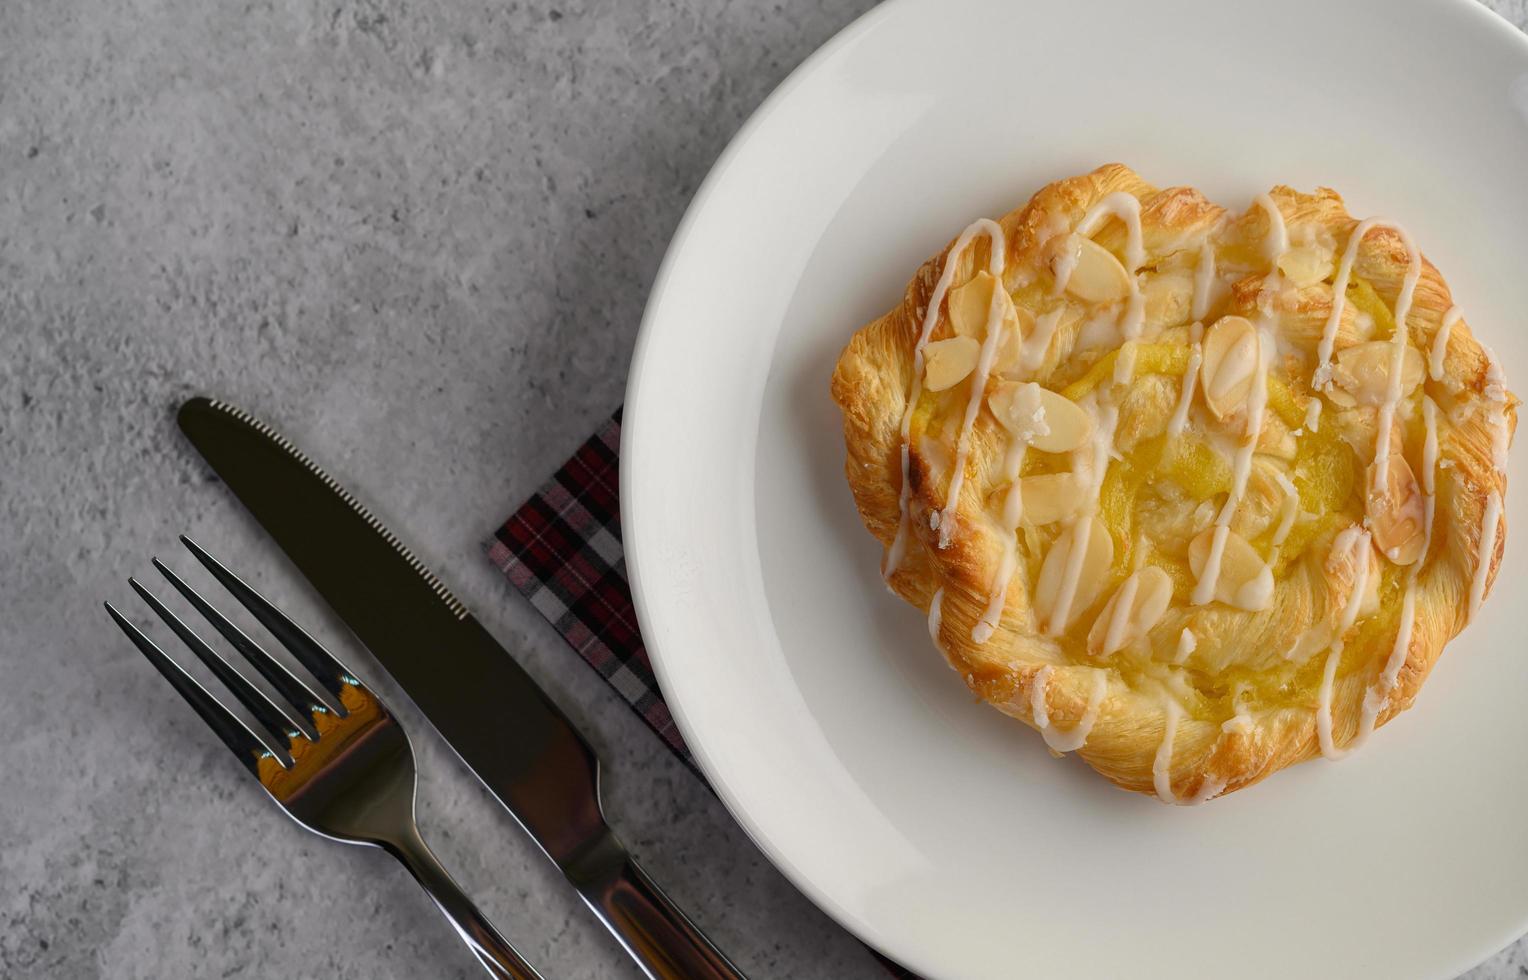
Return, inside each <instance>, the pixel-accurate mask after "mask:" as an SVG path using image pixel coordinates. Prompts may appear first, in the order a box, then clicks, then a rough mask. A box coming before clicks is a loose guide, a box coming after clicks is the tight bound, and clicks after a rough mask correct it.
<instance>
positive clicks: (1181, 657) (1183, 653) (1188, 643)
mask: <svg viewBox="0 0 1528 980" xmlns="http://www.w3.org/2000/svg"><path fill="white" fill-rule="evenodd" d="M1198 646H1199V638H1198V637H1196V636H1195V635H1194V631H1193V630H1191V629H1189V628H1188V627H1187V626H1185V627H1183V632H1182V633H1179V634H1178V649H1177V650H1176V651H1175V652H1174V653H1173V663H1175V664H1181V663H1184V662H1186V661H1187V660H1188V655H1189V654H1191V653H1193V652H1194V650H1195V649H1196V648H1197V647H1198Z"/></svg>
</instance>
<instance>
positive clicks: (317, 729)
mask: <svg viewBox="0 0 1528 980" xmlns="http://www.w3.org/2000/svg"><path fill="white" fill-rule="evenodd" d="M181 540H182V541H184V542H185V545H186V547H187V548H189V549H190V550H191V553H192V554H194V555H195V556H196V558H197V559H198V560H199V561H200V562H201V563H202V564H203V565H205V566H206V567H207V569H208V570H209V571H210V572H211V573H212V574H213V576H214V577H215V578H216V579H217V580H218V581H219V582H220V583H221V584H222V585H223V587H224V588H226V589H227V590H228V591H229V592H230V593H231V594H232V595H233V597H234V598H235V599H237V600H238V601H239V603H240V604H241V605H243V606H244V607H245V608H246V609H248V610H249V611H250V613H252V614H253V615H254V617H255V619H257V620H258V621H259V622H260V624H261V625H262V626H263V627H265V629H266V631H267V632H269V633H270V634H271V635H272V636H274V637H275V638H276V640H277V641H278V642H279V643H280V644H281V645H282V646H284V647H285V648H286V649H287V650H289V651H290V652H291V654H292V656H293V657H295V658H296V660H297V661H298V663H300V664H301V665H302V667H303V668H304V669H305V670H306V671H307V672H308V673H309V674H310V675H311V676H312V678H313V679H314V680H316V681H317V682H318V684H319V686H320V687H321V688H322V690H323V691H324V696H321V695H319V694H318V693H316V692H315V691H314V690H313V689H312V688H310V687H309V686H308V684H306V683H305V682H304V681H302V680H300V679H298V677H297V676H296V675H295V674H293V673H292V672H291V671H289V670H288V669H287V668H286V667H285V666H284V665H283V664H282V663H281V662H280V661H278V660H276V659H275V658H274V657H272V656H271V655H270V654H269V653H267V652H266V651H265V650H264V649H262V648H261V646H260V645H259V644H258V643H256V642H255V641H254V640H253V639H251V638H250V637H249V636H248V634H246V633H245V632H244V631H243V630H241V629H240V628H239V627H238V626H236V625H234V623H232V622H231V621H230V620H229V619H228V618H227V617H226V616H224V615H223V614H222V613H220V612H218V610H217V609H216V607H214V606H213V605H212V603H210V602H209V601H207V600H206V599H205V598H203V597H202V596H201V594H199V593H198V592H197V591H196V590H195V589H193V588H192V587H191V586H190V585H188V584H187V583H186V582H185V580H183V579H182V578H180V576H178V575H176V574H175V573H174V572H173V571H171V570H170V569H169V567H167V566H166V565H165V564H164V563H163V562H161V561H160V560H159V559H157V558H155V559H154V561H153V563H154V567H155V568H157V569H158V570H159V572H160V573H161V574H163V575H164V577H165V578H166V579H168V580H169V582H170V584H171V585H172V586H174V587H175V590H176V591H177V592H179V593H180V594H181V595H182V596H184V597H185V599H186V600H187V601H188V602H189V603H190V604H191V606H192V607H193V608H195V609H196V611H197V612H198V613H199V614H200V615H201V616H202V617H203V618H204V619H206V620H207V622H208V623H210V624H211V625H212V627H213V628H214V629H215V630H217V632H218V633H220V634H221V635H222V637H223V639H224V640H226V641H227V642H228V644H229V645H230V646H232V647H233V648H234V649H235V650H237V651H238V653H239V655H240V656H242V657H243V658H244V660H245V661H246V662H248V663H249V665H250V666H252V667H253V668H254V669H255V670H256V671H257V672H258V673H259V674H260V676H261V677H263V678H264V679H265V680H266V681H267V682H268V683H269V684H270V686H271V688H272V689H273V690H275V691H276V692H277V694H278V695H279V697H280V703H278V701H277V700H275V699H272V698H271V697H269V696H267V695H266V694H265V693H264V692H263V691H261V690H260V688H258V687H256V686H255V685H254V684H253V683H251V682H250V681H249V680H248V679H246V678H245V677H244V676H243V675H242V674H241V673H240V672H239V671H238V670H237V669H235V668H234V667H233V665H232V664H230V663H229V662H228V661H226V660H224V659H223V658H222V656H220V655H219V654H218V653H217V652H216V651H215V650H214V649H213V648H212V647H211V645H209V644H208V643H207V642H206V641H205V640H204V639H202V637H201V636H199V635H198V634H197V633H196V631H195V630H193V629H192V628H191V627H190V626H189V625H188V624H187V623H186V622H185V621H184V620H182V619H181V618H180V617H179V616H177V615H176V614H175V613H174V612H172V611H171V610H170V609H169V608H168V607H167V606H165V604H164V603H163V602H161V601H160V600H159V599H158V598H157V597H156V596H155V595H154V593H153V592H151V591H149V590H148V589H147V588H145V587H144V586H143V585H142V584H141V583H139V582H138V581H137V580H136V579H130V580H129V582H130V584H131V585H132V587H133V589H134V591H136V592H137V593H138V595H140V596H141V597H142V598H143V601H144V602H146V603H147V604H148V605H149V608H150V609H152V610H153V611H154V613H155V614H156V615H157V616H158V617H159V618H160V619H162V620H163V621H164V622H165V625H167V626H168V627H169V628H170V630H171V631H172V632H174V633H175V635H176V636H177V637H179V638H180V640H181V642H182V643H184V644H185V646H186V647H187V648H189V649H190V651H191V652H192V653H193V654H195V655H196V658H197V659H198V660H200V661H202V663H204V664H206V665H207V667H208V668H209V669H210V670H211V671H212V673H213V674H214V675H215V676H216V677H217V678H218V680H219V681H221V682H222V684H223V686H224V687H226V688H227V689H228V690H229V692H230V693H232V694H233V696H234V698H235V699H236V700H237V701H238V702H239V704H241V705H243V706H244V708H245V709H246V710H247V711H248V712H249V713H250V715H251V716H252V717H253V718H254V721H255V724H254V725H253V726H251V725H248V724H246V723H245V722H244V721H242V720H241V719H240V718H239V717H238V716H237V715H235V714H234V713H233V712H232V711H230V710H228V708H226V707H224V706H223V704H222V703H221V702H220V701H219V700H218V699H217V698H216V697H215V696H214V695H212V694H211V693H210V692H208V690H207V689H206V688H205V687H203V686H202V685H201V684H200V683H199V682H198V681H197V680H196V679H195V678H194V677H192V676H191V675H190V674H189V673H187V672H186V671H185V669H184V668H182V667H181V666H180V665H179V664H178V663H176V662H175V661H174V660H173V659H171V658H170V657H169V656H168V655H167V654H165V652H164V651H163V650H162V649H160V648H159V646H158V645H157V644H155V643H154V641H153V640H151V639H150V638H149V637H148V635H147V634H145V633H144V632H143V631H142V630H140V629H139V628H138V627H137V626H134V625H133V623H132V622H131V621H130V620H129V619H128V618H127V617H126V616H124V615H123V614H122V613H121V612H119V611H118V610H117V609H116V608H115V607H114V606H112V604H111V603H109V602H108V603H107V604H106V611H107V612H108V613H110V614H111V617H112V619H113V620H115V621H116V623H117V625H118V626H120V627H121V628H122V631H123V632H125V633H126V634H127V635H128V637H129V638H130V639H131V640H132V641H133V643H134V644H135V645H136V646H137V647H138V649H139V650H141V651H142V652H143V655H144V656H145V657H147V658H148V660H149V662H150V663H151V664H153V665H154V667H155V669H157V670H158V671H159V673H160V674H162V675H164V678H165V680H167V681H169V682H170V686H171V687H173V688H175V690H176V691H177V692H179V693H180V695H181V697H183V698H185V700H186V702H187V703H188V704H190V705H191V707H192V709H193V710H195V711H196V713H197V714H198V715H200V716H201V718H202V720H203V721H205V722H206V723H207V725H208V727H209V728H211V729H212V730H213V731H214V732H215V733H217V736H218V737H219V738H220V739H222V741H223V744H225V745H227V746H228V748H229V749H230V750H232V752H233V754H234V756H235V757H237V758H238V760H239V761H240V762H241V763H243V765H244V767H245V768H246V769H248V770H249V771H250V774H251V775H253V776H254V777H255V778H256V779H257V780H259V782H260V785H261V786H262V787H264V789H265V791H266V793H268V794H269V795H270V797H271V799H273V800H275V801H276V804H277V805H278V806H279V807H281V808H282V809H283V810H285V811H286V813H287V814H288V815H289V816H290V817H291V818H292V819H294V820H296V821H297V822H298V823H299V824H301V825H302V826H303V827H306V828H307V829H308V830H311V831H313V832H314V833H315V834H321V835H323V836H325V837H328V838H330V839H332V840H337V841H341V842H344V843H347V844H366V845H370V846H373V847H380V848H382V849H383V850H385V851H387V852H388V853H389V854H391V855H393V857H395V858H397V859H398V860H399V861H400V862H402V864H403V866H404V867H406V868H408V870H409V873H410V874H412V875H413V876H414V878H415V879H416V880H417V881H418V882H419V884H420V885H422V886H423V887H424V890H425V891H426V892H428V893H429V896H430V898H431V899H433V900H434V902H435V904H436V906H437V907H439V909H440V911H441V912H442V913H443V914H444V915H445V916H446V918H447V919H449V920H450V921H451V924H452V925H453V926H455V928H456V931H457V933H458V934H459V935H460V936H461V938H462V940H463V941H464V942H466V943H467V945H468V947H469V948H470V949H471V950H472V952H473V954H474V955H475V956H476V957H477V958H478V961H479V962H481V963H482V964H483V967H484V968H485V969H486V970H487V971H488V972H489V974H491V975H492V976H495V977H503V978H508V980H537V978H539V977H540V976H541V975H540V974H539V973H537V972H536V970H535V969H534V968H533V967H532V966H531V965H530V964H529V963H527V962H526V961H525V959H524V958H523V957H522V956H520V954H519V953H518V952H516V951H515V948H514V947H513V946H511V945H510V944H509V943H508V942H507V941H506V940H505V939H504V937H502V936H501V935H499V933H498V931H497V930H495V929H494V927H493V926H492V925H490V924H489V922H488V920H486V919H485V918H483V916H482V914H481V913H480V912H478V910H477V908H476V907H475V906H474V905H473V904H472V901H471V900H470V899H469V898H468V897H467V896H466V895H465V894H464V893H463V892H462V890H461V888H460V887H458V886H457V884H456V882H455V881H453V880H452V879H451V876H450V874H448V873H447V871H446V869H445V868H444V867H442V866H441V864H440V862H439V861H438V860H436V858H435V855H434V854H432V853H431V852H430V849H429V847H427V846H426V845H425V842H424V840H423V839H422V838H421V837H420V836H419V827H418V825H417V824H416V823H415V821H414V784H415V769H414V753H413V750H412V748H410V746H409V740H408V736H407V735H406V734H405V733H404V731H403V728H402V727H401V726H400V725H399V724H398V721H397V719H396V718H395V717H394V716H393V714H392V712H390V711H388V710H387V705H385V704H383V703H382V701H381V700H380V699H379V698H378V697H377V696H376V695H375V694H374V693H372V691H371V690H370V689H369V688H368V687H367V686H366V685H365V684H363V683H361V681H360V679H359V678H358V677H356V675H355V674H354V673H353V672H351V671H350V670H349V669H348V668H346V667H345V666H344V665H343V664H341V663H340V662H339V661H338V660H336V659H335V658H334V656H333V655H332V654H330V653H329V652H328V651H327V650H325V649H324V648H323V646H321V645H320V644H319V643H318V641H316V640H314V639H313V637H312V636H310V635H309V634H308V633H307V632H306V631H305V630H303V628H302V627H300V626H298V625H297V624H296V623H294V622H293V621H292V620H291V619H290V618H288V617H287V616H286V615H285V614H283V613H282V612H281V611H280V610H279V609H277V608H276V607H275V606H273V605H272V604H271V603H270V602H268V601H267V600H266V599H265V598H263V597H262V596H261V595H260V594H259V593H257V592H255V590H253V589H251V588H250V587H249V586H248V585H246V584H244V582H243V581H241V580H240V579H239V578H238V576H236V575H234V574H233V573H232V572H230V571H229V570H228V569H227V568H225V567H223V565H222V564H221V563H220V562H218V560H217V559H215V558H213V557H212V556H211V555H209V554H207V553H206V552H205V551H203V550H202V549H201V548H199V547H198V546H197V545H196V544H195V543H193V542H192V541H191V540H190V539H189V538H182V539H181Z"/></svg>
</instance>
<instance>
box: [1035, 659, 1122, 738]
mask: <svg viewBox="0 0 1528 980" xmlns="http://www.w3.org/2000/svg"><path fill="white" fill-rule="evenodd" d="M1051 673H1052V670H1051V665H1050V664H1046V665H1045V666H1044V667H1041V668H1040V669H1039V670H1037V671H1035V676H1034V679H1033V680H1032V681H1030V685H1029V708H1030V713H1031V714H1032V715H1034V720H1035V727H1036V728H1038V729H1039V730H1040V734H1041V736H1043V737H1044V739H1045V744H1046V745H1048V746H1050V749H1051V751H1052V752H1075V751H1076V750H1078V749H1080V748H1082V747H1083V745H1084V744H1086V743H1087V741H1088V736H1089V735H1090V734H1092V732H1093V726H1094V725H1095V724H1097V722H1098V710H1099V708H1100V707H1102V706H1103V703H1104V696H1105V695H1107V694H1108V693H1109V677H1108V674H1106V673H1105V672H1104V671H1102V670H1095V671H1093V690H1092V691H1091V692H1089V694H1088V704H1087V707H1086V708H1084V709H1083V712H1082V717H1081V718H1079V719H1077V724H1076V725H1074V726H1073V727H1072V728H1071V730H1070V731H1062V730H1061V729H1059V728H1057V727H1055V726H1054V725H1052V724H1051V720H1050V709H1049V708H1048V706H1047V705H1046V703H1045V689H1046V686H1047V685H1048V684H1050V678H1051Z"/></svg>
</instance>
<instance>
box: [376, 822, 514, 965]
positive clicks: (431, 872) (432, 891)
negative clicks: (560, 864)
mask: <svg viewBox="0 0 1528 980" xmlns="http://www.w3.org/2000/svg"><path fill="white" fill-rule="evenodd" d="M409 831H410V832H408V833H406V834H404V835H403V836H402V837H401V838H400V839H398V840H393V841H387V842H385V843H384V844H383V845H382V846H383V847H384V848H385V849H386V850H387V852H388V853H389V854H391V855H392V856H393V857H395V858H397V859H398V860H399V861H400V862H402V864H403V866H404V867H405V868H408V869H409V874H411V875H413V876H414V880H415V881H417V882H419V884H420V886H421V887H423V888H424V890H425V893H426V894H428V895H429V896H430V899H431V900H432V901H433V902H434V903H435V907H436V908H438V909H440V911H441V914H442V915H444V916H445V917H446V918H447V919H449V920H450V921H451V925H453V926H454V927H455V928H456V934H457V935H458V936H460V937H461V938H462V942H464V943H466V944H467V948H468V949H470V950H472V955H474V956H476V957H477V959H478V962H479V963H481V964H482V965H483V969H485V970H487V971H488V975H489V976H492V977H500V978H503V980H543V978H542V976H541V974H540V973H537V972H536V968H535V967H533V966H531V965H530V964H529V963H527V962H526V961H525V957H523V956H521V955H520V953H519V952H518V951H517V950H516V949H515V947H513V946H511V945H510V944H509V940H507V939H505V938H504V937H503V936H501V935H499V931H498V930H497V929H495V928H494V927H493V925H492V924H491V923H490V922H489V921H488V920H487V919H485V918H484V917H483V913H481V912H479V911H478V909H477V906H476V905H474V904H473V903H472V899H470V898H468V897H467V894H466V893H465V892H463V891H462V889H461V886H460V885H458V884H457V883H456V879H454V878H452V877H451V874H450V873H449V872H448V871H446V869H445V867H444V866H442V865H441V863H440V860H439V859H438V858H436V857H435V854H434V852H432V851H431V850H430V848H429V845H427V844H425V842H424V838H422V837H420V836H419V831H418V829H417V828H412V827H411V828H409Z"/></svg>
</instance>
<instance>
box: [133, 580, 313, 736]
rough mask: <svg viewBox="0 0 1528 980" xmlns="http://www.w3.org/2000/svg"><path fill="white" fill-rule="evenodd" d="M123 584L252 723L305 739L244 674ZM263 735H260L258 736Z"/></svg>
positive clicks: (145, 594)
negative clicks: (207, 671)
mask: <svg viewBox="0 0 1528 980" xmlns="http://www.w3.org/2000/svg"><path fill="white" fill-rule="evenodd" d="M127 584H128V585H131V586H132V587H133V591H134V592H136V593H138V595H139V596H141V597H142V598H143V601H144V602H146V603H148V605H149V608H150V609H152V610H154V613H155V614H156V615H157V616H158V617H159V618H160V619H162V620H164V624H165V625H166V626H168V627H170V630H171V631H172V632H173V633H174V634H175V635H176V636H178V637H180V641H181V642H182V643H184V644H185V645H186V646H188V647H190V648H191V652H192V653H194V654H196V659H198V660H200V661H201V662H202V663H204V664H206V665H207V667H208V668H209V669H210V670H211V671H212V672H213V673H214V674H216V675H217V679H218V680H220V681H222V682H223V686H224V687H226V688H228V690H229V692H230V693H232V694H233V696H234V698H235V699H237V700H238V702H239V703H240V704H242V705H244V707H245V708H247V709H248V710H249V713H250V714H252V715H254V716H255V720H256V721H258V722H259V723H260V724H262V725H264V726H265V728H266V731H267V732H269V733H271V734H273V735H276V736H278V737H280V738H284V739H286V740H288V741H290V740H291V739H293V738H298V737H302V736H306V735H307V733H306V732H304V731H303V730H302V729H301V728H300V727H299V726H298V725H297V723H296V722H294V721H293V720H292V719H291V718H290V717H289V716H288V715H287V713H286V712H284V711H282V710H281V708H280V707H279V706H277V704H276V702H274V701H272V700H271V699H270V698H268V697H266V696H265V694H264V692H262V691H261V690H260V689H259V688H257V687H255V686H254V685H253V684H251V683H250V682H249V681H247V680H245V679H244V675H243V674H240V673H239V672H238V671H237V670H234V668H233V665H232V664H230V663H229V662H228V661H226V660H224V659H223V658H222V657H221V656H219V655H218V653H217V651H216V650H213V649H212V647H210V646H208V645H207V641H205V640H203V639H202V638H201V637H200V636H197V635H196V631H195V630H193V629H192V628H191V627H189V626H187V625H186V624H185V622H184V621H183V620H181V618H180V617H179V616H177V615H175V614H174V613H173V612H171V611H170V609H169V607H167V606H166V605H165V604H164V603H162V602H160V601H159V599H158V598H157V597H156V596H155V595H154V593H152V592H150V591H149V590H148V589H146V588H144V587H143V584H142V583H140V582H139V581H138V580H137V579H135V578H131V577H129V578H128V580H127ZM262 734H264V733H262Z"/></svg>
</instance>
